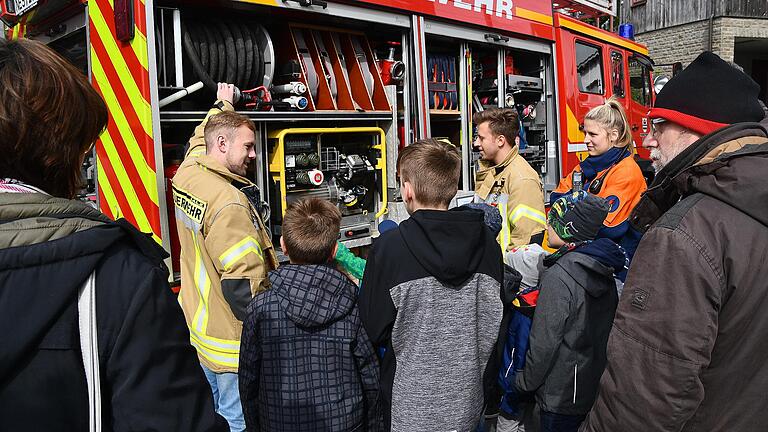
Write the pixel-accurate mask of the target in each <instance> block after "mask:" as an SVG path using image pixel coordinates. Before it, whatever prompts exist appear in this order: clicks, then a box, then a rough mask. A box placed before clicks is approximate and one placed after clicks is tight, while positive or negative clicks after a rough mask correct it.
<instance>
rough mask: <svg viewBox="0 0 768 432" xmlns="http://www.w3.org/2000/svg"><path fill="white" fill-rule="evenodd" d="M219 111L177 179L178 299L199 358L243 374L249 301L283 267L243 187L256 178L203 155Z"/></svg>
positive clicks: (193, 141) (200, 129)
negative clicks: (242, 335) (243, 341)
mask: <svg viewBox="0 0 768 432" xmlns="http://www.w3.org/2000/svg"><path fill="white" fill-rule="evenodd" d="M224 109H225V110H232V107H231V105H227V104H225V105H224ZM219 112H220V110H219V109H218V108H213V109H211V110H210V111H209V112H208V115H207V116H206V119H205V120H204V121H203V123H201V124H200V125H199V126H198V127H197V128H196V129H195V135H194V136H193V138H192V139H191V140H190V148H189V150H188V151H187V156H186V158H185V160H184V162H183V163H182V164H181V167H180V168H179V170H178V172H177V173H176V176H175V177H174V178H173V197H174V205H175V207H176V226H177V229H178V232H179V241H180V243H181V291H180V293H179V303H180V304H181V307H182V309H183V310H184V316H185V317H186V321H187V325H188V326H189V333H190V342H191V343H192V345H193V346H194V347H195V348H196V349H197V353H198V356H199V358H200V361H201V362H202V363H203V364H204V365H205V366H207V367H208V368H210V369H211V370H213V371H214V372H237V367H238V361H239V357H240V333H241V331H242V318H243V315H244V312H245V307H246V306H247V304H248V302H249V301H250V299H251V298H252V297H253V296H254V295H255V294H256V293H257V292H260V291H263V290H265V289H267V287H268V285H269V281H268V279H267V273H268V272H269V271H270V270H273V269H275V268H276V267H277V258H276V257H275V254H274V250H273V247H272V242H271V240H270V236H269V233H268V231H267V230H266V229H265V227H264V224H263V222H262V221H261V219H260V217H259V216H258V212H257V211H256V209H255V208H254V206H253V204H252V203H251V202H250V201H249V200H248V198H247V196H246V195H245V194H244V193H243V192H242V191H241V190H240V189H239V188H238V186H239V187H245V186H252V185H253V183H251V181H249V180H248V179H246V178H244V177H241V176H239V175H236V174H233V173H231V172H230V171H229V170H228V169H226V168H225V167H224V166H222V165H221V164H220V163H218V162H217V161H216V160H214V159H213V158H211V157H209V156H206V155H205V139H204V137H203V132H204V129H205V124H206V122H207V120H208V118H210V117H211V116H212V115H214V114H217V113H219Z"/></svg>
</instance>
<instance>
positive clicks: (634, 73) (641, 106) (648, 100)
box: [627, 54, 653, 159]
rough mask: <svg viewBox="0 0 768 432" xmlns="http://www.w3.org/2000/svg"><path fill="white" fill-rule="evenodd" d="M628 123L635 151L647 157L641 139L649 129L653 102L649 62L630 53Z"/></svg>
mask: <svg viewBox="0 0 768 432" xmlns="http://www.w3.org/2000/svg"><path fill="white" fill-rule="evenodd" d="M628 66H629V93H630V98H629V110H627V116H628V117H629V124H630V127H631V128H632V138H633V139H634V141H635V145H636V148H637V153H638V154H639V155H640V157H642V158H644V159H648V157H649V154H648V151H647V150H646V149H644V148H643V147H642V144H643V139H645V137H646V135H648V133H649V131H650V124H649V123H648V110H650V109H651V105H652V104H653V100H652V91H651V62H650V61H649V60H648V59H646V58H645V57H643V56H640V55H638V54H632V55H631V56H630V57H629V62H628Z"/></svg>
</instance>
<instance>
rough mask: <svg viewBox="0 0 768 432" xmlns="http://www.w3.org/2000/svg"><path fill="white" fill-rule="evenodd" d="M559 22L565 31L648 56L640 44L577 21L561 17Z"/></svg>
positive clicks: (646, 50) (645, 49)
mask: <svg viewBox="0 0 768 432" xmlns="http://www.w3.org/2000/svg"><path fill="white" fill-rule="evenodd" d="M559 21H560V26H561V27H565V28H567V29H571V30H573V31H577V32H579V33H582V34H585V35H587V36H591V37H593V38H595V39H598V40H601V41H604V42H608V43H612V44H614V45H618V46H620V47H623V48H626V49H628V50H631V51H634V52H637V53H640V54H643V55H648V48H646V47H644V46H642V45H640V44H637V43H634V42H632V41H629V40H626V39H623V38H620V37H618V36H613V35H611V34H606V33H603V32H601V31H600V30H598V29H596V28H594V27H591V26H588V25H586V24H582V23H580V22H578V21H573V20H570V19H567V18H563V17H562V16H561V17H560V19H559Z"/></svg>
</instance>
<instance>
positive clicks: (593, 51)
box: [576, 42, 603, 94]
mask: <svg viewBox="0 0 768 432" xmlns="http://www.w3.org/2000/svg"><path fill="white" fill-rule="evenodd" d="M576 74H577V75H578V77H579V90H580V91H582V92H584V93H594V94H603V56H602V54H601V53H600V48H598V47H596V46H592V45H587V44H585V43H581V42H576Z"/></svg>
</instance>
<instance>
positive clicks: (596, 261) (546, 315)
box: [515, 239, 626, 415]
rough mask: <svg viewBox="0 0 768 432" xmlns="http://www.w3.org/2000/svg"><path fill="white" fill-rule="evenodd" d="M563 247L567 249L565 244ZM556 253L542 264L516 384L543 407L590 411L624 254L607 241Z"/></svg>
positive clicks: (578, 412)
mask: <svg viewBox="0 0 768 432" xmlns="http://www.w3.org/2000/svg"><path fill="white" fill-rule="evenodd" d="M566 248H567V246H566ZM562 252H563V251H559V252H558V253H556V254H555V255H554V256H553V257H552V258H548V259H547V260H546V261H545V264H546V265H550V267H549V268H548V269H547V270H545V271H544V275H543V277H542V279H541V283H540V287H541V294H540V295H539V299H538V302H537V305H536V313H535V315H534V317H533V326H532V327H531V334H530V339H529V348H528V353H527V354H526V357H525V368H524V369H523V370H522V373H518V374H517V378H516V379H515V385H516V386H517V388H518V390H519V391H521V392H536V400H537V401H538V403H539V405H540V406H541V409H542V410H544V411H547V412H554V413H558V414H565V415H581V414H586V413H587V412H589V409H590V408H591V407H592V403H593V402H594V400H595V396H596V394H597V386H598V383H599V382H600V375H601V374H602V373H603V369H604V368H605V363H606V355H605V349H606V345H607V343H608V335H609V333H610V331H611V324H612V322H613V316H614V314H615V312H616V304H617V303H618V294H617V293H616V285H615V282H614V279H613V275H614V272H615V271H617V270H620V269H621V268H623V266H624V263H625V260H626V258H625V256H624V253H623V252H622V251H621V249H619V247H618V246H617V245H616V244H615V243H613V242H612V241H611V240H608V239H600V240H597V241H594V242H590V243H587V244H583V245H580V246H577V247H576V248H575V249H573V250H570V251H567V252H566V253H565V255H562V256H561V257H560V258H559V259H557V260H556V261H555V262H554V264H553V263H552V262H551V261H552V259H553V258H555V257H556V256H558V255H560V254H562Z"/></svg>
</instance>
